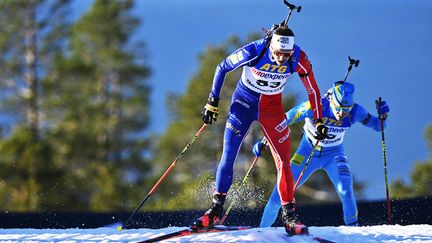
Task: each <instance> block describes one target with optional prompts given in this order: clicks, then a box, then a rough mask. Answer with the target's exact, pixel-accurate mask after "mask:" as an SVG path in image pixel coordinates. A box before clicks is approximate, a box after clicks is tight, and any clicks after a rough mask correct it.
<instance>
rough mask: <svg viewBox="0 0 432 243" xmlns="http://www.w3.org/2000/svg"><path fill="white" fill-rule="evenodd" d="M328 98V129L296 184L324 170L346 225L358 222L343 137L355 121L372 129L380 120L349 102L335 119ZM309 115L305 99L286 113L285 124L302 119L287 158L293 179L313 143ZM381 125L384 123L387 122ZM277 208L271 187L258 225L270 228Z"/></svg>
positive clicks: (325, 106) (325, 110) (325, 100)
mask: <svg viewBox="0 0 432 243" xmlns="http://www.w3.org/2000/svg"><path fill="white" fill-rule="evenodd" d="M331 97H332V95H331V93H328V94H327V95H326V96H324V97H323V98H322V109H323V110H322V112H323V122H324V123H325V124H326V125H327V127H328V128H329V130H328V136H327V138H326V139H324V140H321V141H320V142H319V143H318V147H317V151H315V153H314V154H313V156H312V158H311V160H310V162H309V165H308V167H307V168H306V170H305V172H304V174H303V177H302V178H301V180H300V182H299V185H298V187H300V186H301V185H302V184H303V183H304V182H305V181H307V179H308V178H309V177H310V176H311V175H312V174H313V173H314V172H315V171H316V170H319V169H322V170H324V171H325V172H326V173H327V175H328V176H329V178H330V180H331V182H332V184H333V185H334V187H335V189H336V191H337V193H338V195H339V198H340V199H341V201H342V207H343V215H344V221H345V224H346V225H357V204H356V200H355V196H354V191H353V178H352V175H351V171H350V166H349V163H348V158H347V156H346V154H345V150H344V146H343V139H344V136H345V132H346V131H347V130H348V129H349V128H350V127H351V125H353V124H354V123H357V122H360V123H362V124H363V125H364V126H366V127H369V128H371V129H373V130H375V131H381V125H380V120H379V119H378V118H377V117H376V116H373V115H371V114H370V113H368V112H367V111H366V109H365V108H363V107H362V106H361V105H359V104H356V103H354V102H353V103H352V108H351V110H350V111H349V113H348V114H347V115H346V116H345V117H343V118H342V119H340V120H338V119H336V117H335V114H334V113H333V111H332V109H333V108H332V105H331ZM311 117H312V112H311V110H310V103H309V102H304V103H302V104H301V105H299V106H296V107H294V108H292V109H290V110H289V111H288V112H287V113H286V119H287V123H288V125H291V124H295V123H298V122H300V121H302V120H305V124H304V126H303V132H304V133H303V136H302V139H301V142H300V145H299V147H298V149H297V151H296V153H295V154H294V156H293V157H292V158H291V161H290V162H291V171H292V173H293V177H294V180H295V181H296V180H297V178H298V177H299V175H300V173H301V171H302V170H303V167H304V164H305V162H306V159H307V157H308V156H309V154H310V153H311V151H312V148H313V146H314V145H315V143H316V139H315V138H314V134H315V128H314V126H313V124H312V121H311V119H310V118H311ZM384 126H385V127H386V126H387V123H386V122H385V123H384ZM279 208H280V202H279V196H278V192H277V191H276V190H273V193H272V194H271V196H270V199H269V201H268V203H267V205H266V207H265V209H264V213H263V216H262V219H261V224H260V227H270V226H271V225H272V224H273V223H274V221H275V219H276V217H277V213H278V211H279Z"/></svg>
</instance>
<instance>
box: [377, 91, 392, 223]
mask: <svg viewBox="0 0 432 243" xmlns="http://www.w3.org/2000/svg"><path fill="white" fill-rule="evenodd" d="M381 101H382V99H381V97H379V98H378V101H377V102H376V108H377V110H378V108H379V104H380V103H381ZM378 118H379V119H380V123H381V149H382V154H383V160H384V178H385V187H386V199H387V223H388V224H391V207H390V194H389V187H388V172H387V154H386V145H385V137H384V120H385V119H386V117H385V115H379V116H378Z"/></svg>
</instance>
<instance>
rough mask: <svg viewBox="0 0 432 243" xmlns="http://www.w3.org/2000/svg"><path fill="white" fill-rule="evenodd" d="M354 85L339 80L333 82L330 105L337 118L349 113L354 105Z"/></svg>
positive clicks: (339, 118)
mask: <svg viewBox="0 0 432 243" xmlns="http://www.w3.org/2000/svg"><path fill="white" fill-rule="evenodd" d="M354 90H355V88H354V85H353V84H352V83H348V82H343V81H337V82H334V83H333V87H332V89H331V95H330V107H331V109H332V111H333V114H334V116H335V118H336V119H337V120H341V119H342V118H344V117H345V116H347V115H348V114H349V112H350V111H351V109H352V107H353V105H354Z"/></svg>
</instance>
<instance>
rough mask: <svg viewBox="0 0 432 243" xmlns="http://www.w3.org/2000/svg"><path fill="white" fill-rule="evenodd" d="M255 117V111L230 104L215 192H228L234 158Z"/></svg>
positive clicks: (237, 104)
mask: <svg viewBox="0 0 432 243" xmlns="http://www.w3.org/2000/svg"><path fill="white" fill-rule="evenodd" d="M255 119H256V112H255V113H254V112H251V111H250V110H249V108H248V107H245V106H244V105H242V104H240V103H238V102H234V103H233V104H232V105H231V108H230V112H229V114H228V119H227V121H226V125H225V134H224V143H223V152H222V157H221V160H220V163H219V166H218V169H217V173H216V188H215V193H220V194H226V193H227V192H228V190H229V188H230V186H231V184H232V181H233V176H234V169H233V168H234V162H235V159H236V157H237V154H238V152H239V150H240V146H241V144H242V142H243V139H244V137H245V136H246V135H247V133H248V132H249V128H250V126H251V124H252V122H253V121H254V120H255Z"/></svg>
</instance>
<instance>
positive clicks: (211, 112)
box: [201, 97, 219, 124]
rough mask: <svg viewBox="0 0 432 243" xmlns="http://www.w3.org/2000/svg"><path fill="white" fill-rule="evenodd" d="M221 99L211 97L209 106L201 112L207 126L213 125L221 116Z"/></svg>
mask: <svg viewBox="0 0 432 243" xmlns="http://www.w3.org/2000/svg"><path fill="white" fill-rule="evenodd" d="M218 105H219V98H214V97H209V98H208V101H207V104H206V105H205V106H204V108H203V110H202V111H201V118H202V119H203V121H204V123H205V124H212V121H213V120H214V121H216V120H217V116H218V114H219V109H218Z"/></svg>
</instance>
